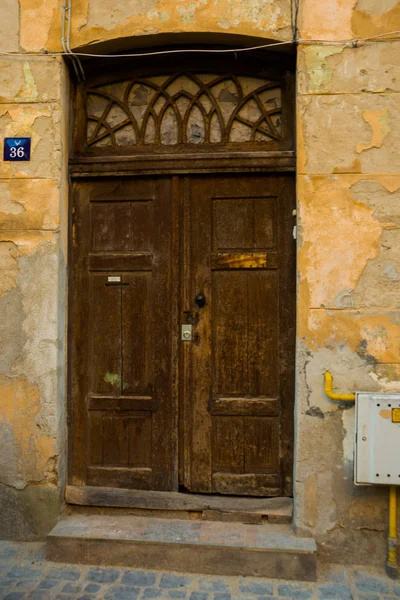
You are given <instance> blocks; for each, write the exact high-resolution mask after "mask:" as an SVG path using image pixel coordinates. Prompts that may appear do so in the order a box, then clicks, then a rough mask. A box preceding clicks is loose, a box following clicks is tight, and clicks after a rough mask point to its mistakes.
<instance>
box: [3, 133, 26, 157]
mask: <svg viewBox="0 0 400 600" xmlns="http://www.w3.org/2000/svg"><path fill="white" fill-rule="evenodd" d="M4 160H6V161H10V162H16V161H21V160H24V161H27V160H31V138H4Z"/></svg>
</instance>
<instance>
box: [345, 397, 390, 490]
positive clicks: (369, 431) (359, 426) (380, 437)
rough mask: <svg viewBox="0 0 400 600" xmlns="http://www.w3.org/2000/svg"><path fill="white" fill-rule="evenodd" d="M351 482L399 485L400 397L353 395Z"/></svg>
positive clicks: (357, 483)
mask: <svg viewBox="0 0 400 600" xmlns="http://www.w3.org/2000/svg"><path fill="white" fill-rule="evenodd" d="M355 426H356V436H355V452H354V482H355V483H356V485H368V484H369V485H371V484H375V485H379V484H382V485H400V394H372V393H367V392H357V393H356V424H355Z"/></svg>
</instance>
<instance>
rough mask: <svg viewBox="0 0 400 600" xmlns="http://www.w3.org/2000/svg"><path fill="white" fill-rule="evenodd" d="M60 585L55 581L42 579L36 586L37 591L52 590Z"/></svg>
mask: <svg viewBox="0 0 400 600" xmlns="http://www.w3.org/2000/svg"><path fill="white" fill-rule="evenodd" d="M58 585H60V582H59V581H57V580H56V579H44V580H43V581H41V582H40V583H39V585H38V590H52V589H54V588H56V587H57V586H58Z"/></svg>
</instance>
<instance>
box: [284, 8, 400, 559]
mask: <svg viewBox="0 0 400 600" xmlns="http://www.w3.org/2000/svg"><path fill="white" fill-rule="evenodd" d="M395 29H400V3H397V2H394V1H393V0H380V1H379V2H377V1H373V0H359V1H358V2H357V0H348V1H346V0H345V1H340V0H329V1H327V2H324V3H320V2H317V1H314V0H303V3H302V10H301V14H300V35H301V37H302V38H304V39H315V38H318V39H321V38H322V39H328V40H332V41H335V40H345V39H348V38H356V37H366V36H370V35H376V34H379V33H383V32H386V31H392V30H395ZM297 81H298V86H297V92H298V97H297V134H298V145H297V152H298V185H297V190H298V205H299V240H298V250H299V251H298V278H299V286H298V358H297V365H298V382H297V389H298V397H297V411H296V422H297V451H296V477H295V479H296V525H297V528H298V531H299V532H300V533H304V534H309V533H311V534H312V535H314V536H316V537H317V539H318V541H319V542H320V549H321V551H322V553H323V554H324V555H325V556H326V557H329V558H333V559H335V560H344V561H347V560H349V559H350V560H353V561H356V560H360V561H363V562H367V561H369V560H375V559H376V556H377V554H379V555H381V556H383V553H384V535H385V531H386V523H387V489H385V488H383V489H376V488H355V487H354V485H353V483H352V467H353V428H354V407H351V406H347V407H346V406H341V405H338V404H335V403H332V402H330V401H329V400H328V399H327V398H326V397H325V396H324V393H323V372H324V371H325V370H327V369H329V370H330V371H331V372H332V374H333V375H334V385H335V388H336V391H339V392H340V391H342V392H348V391H354V390H381V391H398V392H400V364H399V363H400V310H399V309H400V229H399V227H400V202H399V200H400V174H399V171H400V160H399V157H400V148H399V133H400V131H399V110H400V102H399V91H400V46H399V43H397V42H396V43H384V44H376V43H374V44H370V45H368V44H362V43H361V44H360V47H357V48H353V47H345V46H344V45H340V44H339V45H323V46H321V45H319V46H318V45H307V44H305V43H304V44H301V45H300V46H299V51H298V77H297Z"/></svg>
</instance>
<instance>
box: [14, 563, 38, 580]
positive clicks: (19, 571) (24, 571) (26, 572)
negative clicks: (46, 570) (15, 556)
mask: <svg viewBox="0 0 400 600" xmlns="http://www.w3.org/2000/svg"><path fill="white" fill-rule="evenodd" d="M40 575H41V572H40V571H39V569H35V568H34V567H28V566H26V567H25V566H24V567H20V566H17V565H15V566H14V567H12V568H11V569H10V570H9V571H8V573H7V577H10V578H12V579H38V578H39V577H40Z"/></svg>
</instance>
